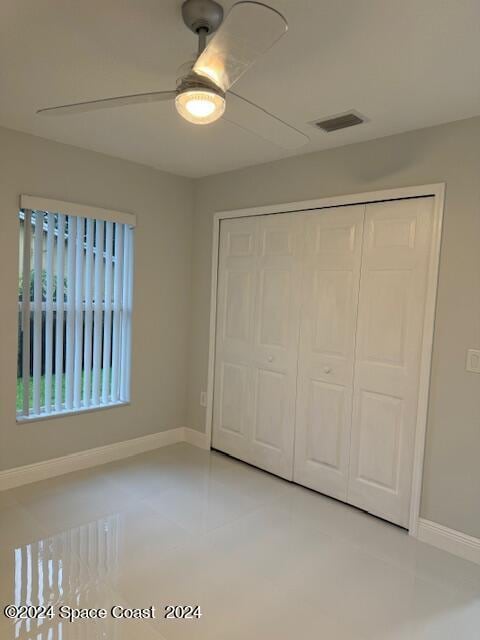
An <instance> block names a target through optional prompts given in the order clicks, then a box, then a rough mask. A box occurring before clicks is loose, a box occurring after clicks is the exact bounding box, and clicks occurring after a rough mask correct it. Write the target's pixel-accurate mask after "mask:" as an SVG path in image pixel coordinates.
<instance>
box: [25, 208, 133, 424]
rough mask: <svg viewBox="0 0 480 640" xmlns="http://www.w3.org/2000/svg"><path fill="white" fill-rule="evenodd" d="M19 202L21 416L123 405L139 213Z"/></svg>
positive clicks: (127, 385) (127, 379)
mask: <svg viewBox="0 0 480 640" xmlns="http://www.w3.org/2000/svg"><path fill="white" fill-rule="evenodd" d="M20 206H21V209H20V212H19V219H20V268H19V287H18V323H19V327H18V373H17V419H19V420H23V419H28V418H38V417H42V416H51V415H55V414H62V413H68V412H77V411H82V410H86V409H92V408H98V407H104V406H112V405H117V404H122V403H125V402H128V401H129V399H130V352H131V315H132V284H133V228H134V224H135V217H134V216H131V215H129V214H120V213H118V214H115V213H112V212H109V211H103V210H101V209H95V208H88V207H83V206H80V205H72V204H68V203H62V202H57V201H50V200H44V199H42V198H32V197H30V196H22V197H21V200H20Z"/></svg>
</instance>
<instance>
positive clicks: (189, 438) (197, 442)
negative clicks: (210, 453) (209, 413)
mask: <svg viewBox="0 0 480 640" xmlns="http://www.w3.org/2000/svg"><path fill="white" fill-rule="evenodd" d="M184 432H185V442H188V443H189V444H193V446H194V447H199V448H200V449H209V448H210V447H209V446H208V440H207V434H206V433H202V432H201V431H197V430H196V429H190V428H189V427H184Z"/></svg>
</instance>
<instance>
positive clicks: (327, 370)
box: [323, 367, 332, 373]
mask: <svg viewBox="0 0 480 640" xmlns="http://www.w3.org/2000/svg"><path fill="white" fill-rule="evenodd" d="M323 370H324V372H325V373H332V367H323Z"/></svg>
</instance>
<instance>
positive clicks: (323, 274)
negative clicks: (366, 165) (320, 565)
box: [294, 205, 365, 500]
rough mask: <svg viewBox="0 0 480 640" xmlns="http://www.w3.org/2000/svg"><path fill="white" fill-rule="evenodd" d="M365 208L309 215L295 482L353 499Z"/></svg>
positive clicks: (307, 218)
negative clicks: (352, 455) (350, 482)
mask: <svg viewBox="0 0 480 640" xmlns="http://www.w3.org/2000/svg"><path fill="white" fill-rule="evenodd" d="M364 214H365V205H356V206H351V207H350V206H349V207H336V208H332V209H331V210H323V211H314V212H312V213H308V214H305V215H306V220H305V237H306V239H305V256H304V265H303V277H302V280H303V282H302V320H301V329H300V341H299V365H298V385H297V388H298V397H297V419H296V436H295V437H296V440H295V468H294V479H295V481H296V482H298V483H299V484H302V485H305V486H307V487H310V488H311V489H316V490H317V491H321V492H322V493H325V494H328V495H330V496H333V497H335V498H338V499H340V500H346V499H347V485H348V465H349V450H350V433H351V418H352V387H353V370H354V357H355V333H356V323H357V305H358V295H359V281H360V264H361V252H362V235H363V222H364Z"/></svg>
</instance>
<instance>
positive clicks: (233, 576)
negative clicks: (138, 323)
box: [0, 445, 480, 640]
mask: <svg viewBox="0 0 480 640" xmlns="http://www.w3.org/2000/svg"><path fill="white" fill-rule="evenodd" d="M0 601H1V604H2V609H3V607H4V606H5V605H6V604H7V603H11V602H12V603H14V604H20V603H32V604H39V603H44V604H47V603H53V604H54V605H55V607H56V609H55V611H56V612H57V617H56V618H54V619H53V620H44V621H43V622H42V624H39V623H37V622H33V621H25V620H23V621H20V622H17V623H15V622H11V621H9V620H7V619H6V618H5V617H4V616H0V638H1V640H10V639H11V638H12V639H13V638H19V639H22V640H23V639H32V640H56V639H57V638H58V639H59V640H60V639H61V640H70V639H75V640H80V639H88V640H97V639H98V640H100V639H102V640H130V639H132V640H137V639H138V640H155V639H156V640H159V639H161V638H164V639H167V640H177V639H178V640H180V639H187V638H188V639H195V640H196V639H199V640H203V639H207V638H208V640H216V639H218V640H237V639H238V640H240V639H242V640H244V639H249V640H256V639H259V640H260V639H261V640H269V639H270V638H271V639H272V640H283V639H285V640H286V639H288V640H304V639H305V640H312V639H314V638H319V639H320V638H321V639H323V638H325V640H377V639H378V640H387V639H388V640H467V639H468V640H474V639H475V640H479V639H480V567H479V566H476V565H474V564H471V563H468V562H466V561H463V560H461V559H458V558H455V557H454V556H451V555H449V554H447V553H443V552H442V551H439V550H437V549H434V548H433V547H430V546H428V545H424V544H422V543H420V542H417V541H415V540H412V539H411V538H409V537H408V536H407V535H406V533H405V532H403V531H402V530H400V529H398V528H396V527H394V526H391V525H389V524H387V523H384V522H382V521H380V520H377V519H375V518H373V517H370V516H368V515H366V514H364V513H362V512H360V511H357V510H356V509H354V508H351V507H348V506H346V505H342V504H340V503H338V502H335V501H334V500H330V499H328V498H325V497H323V496H321V495H319V494H316V493H313V492H311V491H308V490H307V489H303V488H301V487H298V486H295V485H293V484H289V483H287V482H284V481H282V480H280V479H277V478H275V477H273V476H270V475H268V474H266V473H263V472H261V471H259V470H256V469H253V468H251V467H249V466H247V465H244V464H242V463H240V462H236V461H234V460H232V459H230V458H228V457H226V456H223V455H221V454H217V453H209V452H205V451H201V450H199V449H194V448H193V447H190V446H189V445H175V446H172V447H168V448H165V449H160V450H158V451H156V452H153V453H148V454H144V455H141V456H137V457H136V458H130V459H129V460H125V461H121V462H118V463H114V464H111V465H106V466H103V467H98V468H95V469H93V470H88V471H82V472H79V473H74V474H70V475H68V476H63V477H61V478H56V479H54V480H49V481H45V482H41V483H37V484H34V485H28V486H25V487H21V488H18V489H16V490H13V491H9V492H4V493H3V494H0ZM62 603H63V604H67V605H70V606H72V607H73V606H75V607H96V608H98V607H105V608H107V609H109V608H110V607H111V606H112V605H113V604H118V605H121V606H125V607H149V606H150V605H155V606H156V610H157V618H156V619H155V620H148V621H129V622H117V621H114V620H112V619H111V618H108V619H107V620H105V621H101V622H85V621H80V622H76V623H68V622H65V621H63V622H62V621H61V620H60V619H59V618H58V607H59V606H60V605H61V604H62ZM165 604H182V605H184V604H199V605H200V606H201V609H202V613H203V616H202V618H201V619H200V620H189V621H166V620H164V619H163V607H164V605H165Z"/></svg>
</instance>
